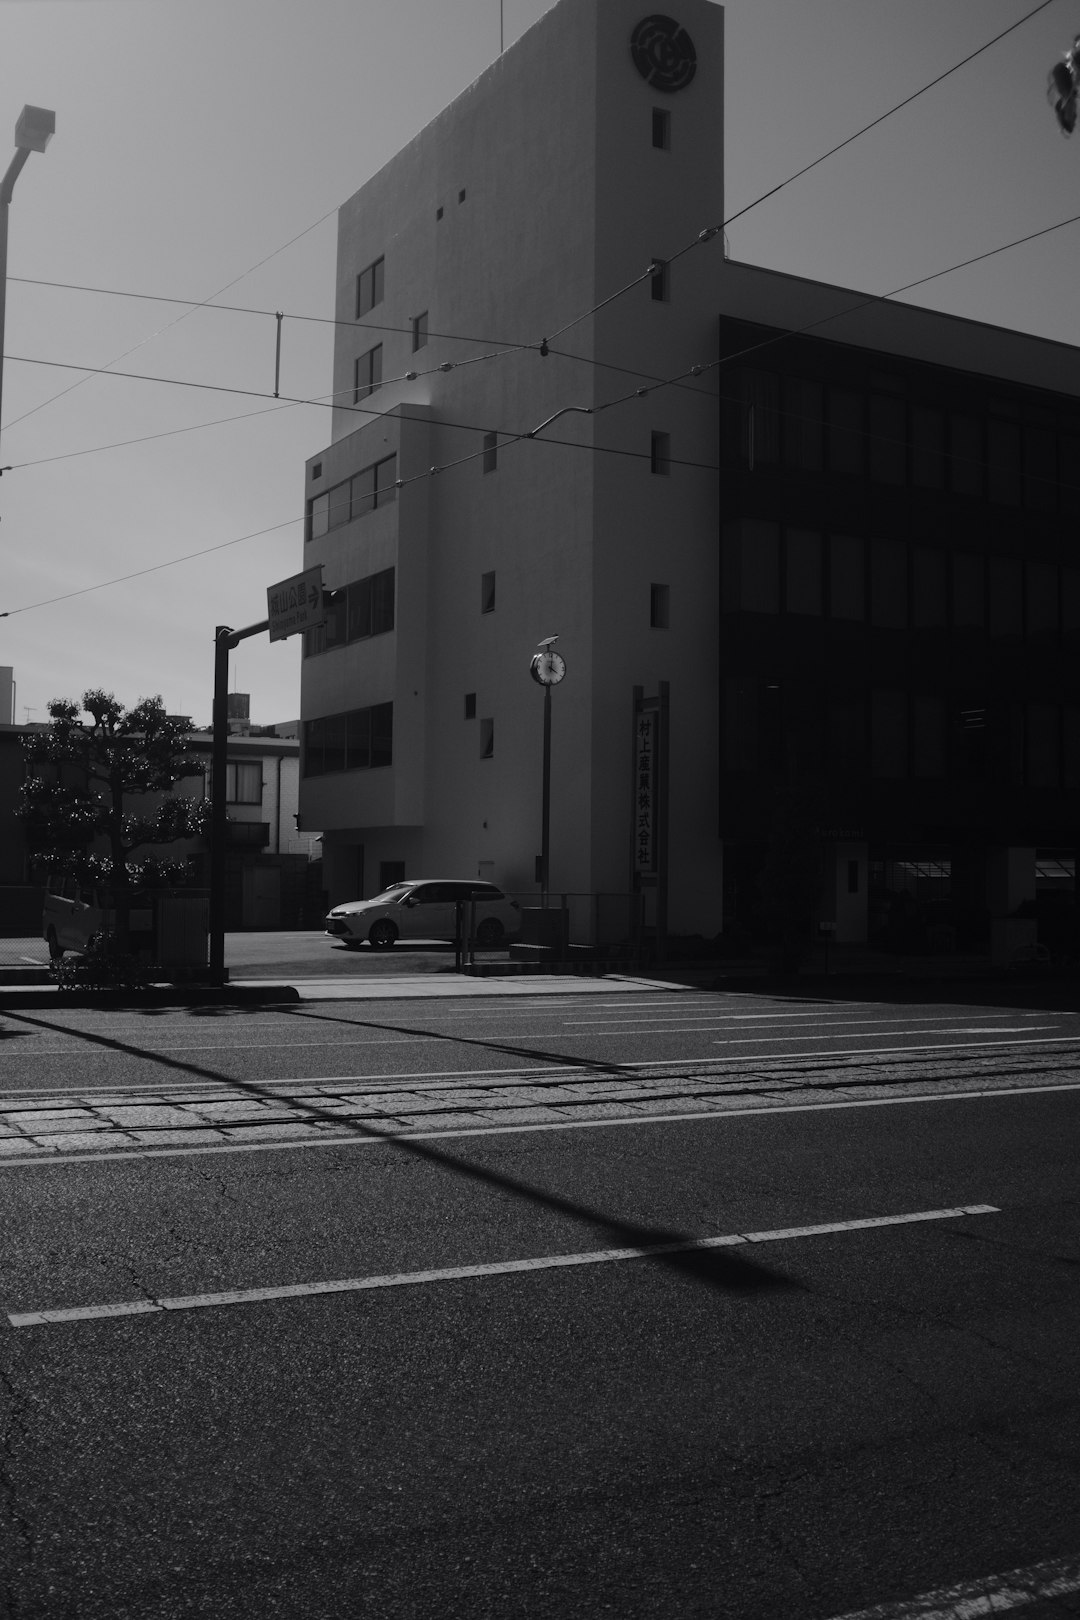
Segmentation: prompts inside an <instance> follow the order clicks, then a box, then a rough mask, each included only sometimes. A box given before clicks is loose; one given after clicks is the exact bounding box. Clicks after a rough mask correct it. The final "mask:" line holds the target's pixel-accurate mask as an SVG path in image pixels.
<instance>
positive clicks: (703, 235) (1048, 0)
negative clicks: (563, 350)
mask: <svg viewBox="0 0 1080 1620" xmlns="http://www.w3.org/2000/svg"><path fill="white" fill-rule="evenodd" d="M1053 3H1054V0H1040V3H1039V4H1038V5H1037V6H1035V7H1033V9H1032V10H1031V11H1028V12H1026V13H1025V14H1024V16H1023V17H1020V18H1018V19H1017V21H1016V22H1014V23H1010V24H1009V26H1008V28H1003V29H1002V30H1001V32H1000V33H999V34H995V35H994V37H993V39H988V40H987V41H986V42H985V44H983V45H980V46H979V47H978V48H977V49H976V50H974V51H971V52H969V54H968V55H967V56H965V57H962V58H961V60H960V61H959V62H954V63H953V65H952V67H949V68H946V69H945V71H944V72H943V73H939V74H938V75H937V77H936V78H934V79H930V80H929V81H928V82H927V83H926V84H924V85H922V86H921V87H920V88H919V89H918V90H915V91H913V92H912V94H911V95H910V96H905V97H904V99H903V101H898V102H897V103H896V104H895V106H892V107H890V108H889V109H888V110H887V111H886V112H883V113H879V115H878V116H877V118H873V119H871V121H870V122H869V123H868V124H864V125H863V126H862V128H861V129H857V130H856V131H855V133H854V134H853V135H848V136H847V137H846V138H845V139H844V140H842V141H839V142H838V143H837V145H836V146H832V147H830V148H829V150H828V151H827V152H822V154H821V156H820V157H816V158H814V159H813V161H812V162H810V163H806V164H804V165H803V167H802V168H801V169H796V171H795V173H794V174H789V175H788V177H787V179H786V180H781V181H780V183H779V185H775V186H771V187H770V188H769V190H768V191H763V192H762V193H761V195H760V196H759V197H755V198H754V199H753V201H752V202H748V203H747V204H746V205H745V207H743V208H740V209H739V210H738V211H737V212H736V213H734V214H729V215H728V216H727V218H726V219H724V220H722V221H721V223H720V224H719V225H708V226H706V227H705V229H704V230H701V231H699V232H698V234H697V236H695V237H694V238H693V240H692V241H689V242H686V243H684V245H683V246H682V247H681V248H678V249H677V250H676V251H675V252H674V253H672V254H669V255H668V257H667V259H666V260H665V263H666V264H674V263H675V261H676V260H677V259H681V258H682V257H683V255H684V254H686V253H690V252H691V251H692V250H693V249H694V248H696V247H702V246H704V244H705V243H706V242H711V241H712V239H713V238H714V237H716V236H719V235H720V234H721V232H722V231H724V230H725V229H726V228H727V226H728V225H731V224H733V223H734V221H735V220H737V219H741V218H742V217H743V215H744V214H748V213H749V212H750V210H751V209H752V208H757V207H759V206H760V205H761V204H762V203H763V202H766V201H767V200H768V198H770V197H775V196H776V194H777V193H778V192H780V191H783V190H784V188H785V186H790V185H791V184H792V183H793V182H794V181H796V180H798V179H801V177H802V176H803V175H804V174H809V173H810V171H811V169H816V168H817V167H818V165H819V164H822V163H824V162H826V161H827V159H829V158H831V157H835V155H836V153H837V152H842V151H843V149H844V147H846V146H850V145H851V144H852V142H853V141H857V140H859V138H860V137H861V136H863V135H866V134H867V133H868V132H869V131H870V130H872V129H876V128H877V126H878V125H879V124H883V123H884V122H885V120H886V119H887V118H891V117H892V116H893V114H894V113H898V112H901V111H902V110H903V109H904V108H905V107H910V106H911V104H912V102H913V101H917V100H918V99H919V97H920V96H924V95H926V93H927V91H929V90H933V89H934V88H935V87H936V86H937V85H939V84H941V83H943V82H944V80H945V79H947V78H949V77H950V76H951V75H952V74H954V73H958V72H959V71H960V69H961V68H963V67H967V65H968V63H969V62H973V61H974V60H975V58H976V57H977V56H981V55H982V54H983V52H984V51H988V50H990V48H991V46H993V45H997V44H998V43H999V41H1001V40H1003V39H1005V38H1006V36H1007V35H1009V34H1012V33H1015V31H1016V30H1017V29H1018V28H1022V27H1023V26H1024V24H1025V23H1028V22H1030V21H1031V19H1032V18H1033V17H1037V16H1038V14H1039V12H1040V11H1045V10H1046V9H1047V7H1048V6H1050V5H1052V4H1053ZM653 273H654V271H653V266H652V265H650V266H649V268H648V269H647V270H644V271H643V272H642V273H641V275H639V276H635V277H634V279H633V281H628V282H627V283H626V286H625V287H620V288H619V290H618V291H617V292H613V293H609V294H608V296H607V297H606V298H603V299H601V301H600V302H599V303H598V304H594V305H593V307H592V308H591V309H588V310H586V311H585V313H584V314H582V315H577V316H575V317H574V319H573V320H572V321H567V322H566V323H565V325H563V326H560V327H559V328H558V330H557V331H555V332H552V333H550V334H549V335H548V336H547V337H546V338H544V339H542V340H541V345H540V352H541V353H542V354H545V353H548V352H550V346H551V344H552V343H553V342H554V341H555V340H556V338H560V337H562V335H563V334H564V332H569V331H570V330H571V328H572V327H575V326H579V325H580V324H581V322H582V321H587V320H588V319H589V318H590V317H591V316H593V315H596V314H598V313H599V311H600V310H602V309H606V308H607V306H608V305H609V304H613V303H615V302H616V300H617V299H619V298H622V297H624V296H625V295H626V294H627V293H628V292H630V291H632V289H633V288H634V287H638V286H640V285H641V283H642V282H643V281H646V280H648V279H649V277H651V276H652V275H653Z"/></svg>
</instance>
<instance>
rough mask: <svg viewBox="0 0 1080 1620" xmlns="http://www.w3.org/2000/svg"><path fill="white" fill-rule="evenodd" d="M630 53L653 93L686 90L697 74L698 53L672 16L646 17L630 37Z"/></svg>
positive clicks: (687, 35) (683, 29) (684, 30)
mask: <svg viewBox="0 0 1080 1620" xmlns="http://www.w3.org/2000/svg"><path fill="white" fill-rule="evenodd" d="M630 54H631V56H632V57H633V58H634V66H635V67H636V68H637V70H638V72H639V73H640V74H641V77H642V78H643V79H644V80H645V82H646V84H651V85H652V87H653V89H654V90H667V91H673V90H685V89H686V86H687V85H688V84H689V83H690V81H691V79H692V78H693V77H694V74H695V73H696V72H697V52H696V51H695V49H694V42H693V40H692V39H691V38H690V35H689V34H688V33H687V32H686V29H685V28H683V27H682V26H681V24H679V23H677V22H676V21H675V19H674V18H673V17H661V16H655V17H643V18H642V20H641V22H639V23H638V25H637V27H636V28H635V29H634V32H633V33H632V34H631V36H630Z"/></svg>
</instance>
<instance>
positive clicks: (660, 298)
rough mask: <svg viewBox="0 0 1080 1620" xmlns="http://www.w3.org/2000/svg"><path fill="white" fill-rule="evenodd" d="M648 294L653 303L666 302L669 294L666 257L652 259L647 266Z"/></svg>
mask: <svg viewBox="0 0 1080 1620" xmlns="http://www.w3.org/2000/svg"><path fill="white" fill-rule="evenodd" d="M649 275H650V277H651V280H650V282H649V294H650V296H651V298H652V300H653V303H654V304H666V303H667V301H668V299H669V298H670V296H671V290H670V286H669V276H668V262H667V260H666V259H654V260H653V262H652V264H651V265H650V267H649Z"/></svg>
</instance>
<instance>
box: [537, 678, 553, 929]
mask: <svg viewBox="0 0 1080 1620" xmlns="http://www.w3.org/2000/svg"><path fill="white" fill-rule="evenodd" d="M541 804H542V809H541V812H540V904H541V906H544V907H545V908H546V906H547V903H548V860H549V857H550V853H551V687H550V685H548V686H545V687H544V776H543V788H542V797H541Z"/></svg>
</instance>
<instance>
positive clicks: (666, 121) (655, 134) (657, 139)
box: [652, 107, 671, 152]
mask: <svg viewBox="0 0 1080 1620" xmlns="http://www.w3.org/2000/svg"><path fill="white" fill-rule="evenodd" d="M652 143H653V145H654V146H655V147H657V148H658V149H659V150H660V151H661V152H670V150H671V114H670V113H669V112H667V111H665V109H664V108H663V107H654V108H653V110H652Z"/></svg>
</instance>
